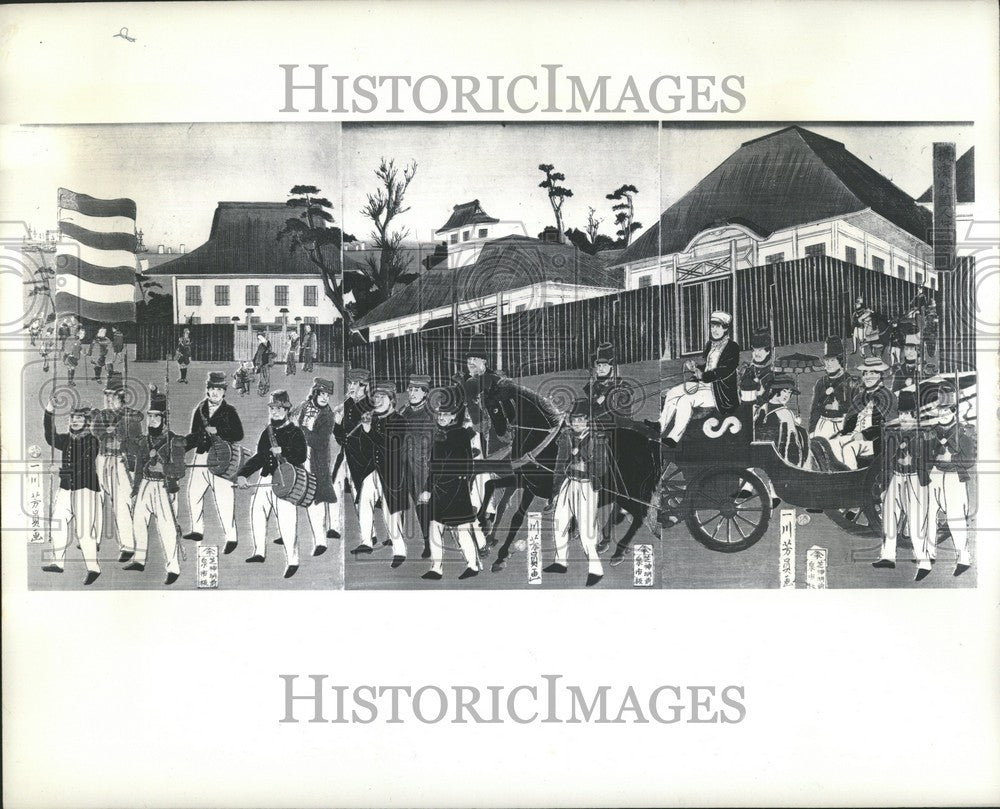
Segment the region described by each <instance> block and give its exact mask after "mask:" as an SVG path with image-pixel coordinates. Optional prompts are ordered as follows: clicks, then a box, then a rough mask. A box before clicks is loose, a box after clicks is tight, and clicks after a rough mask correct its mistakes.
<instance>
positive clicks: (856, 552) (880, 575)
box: [21, 344, 976, 590]
mask: <svg viewBox="0 0 1000 809" xmlns="http://www.w3.org/2000/svg"><path fill="white" fill-rule="evenodd" d="M792 352H801V353H805V354H812V355H816V356H819V355H821V353H822V346H819V345H816V344H811V345H803V346H790V347H787V348H782V349H779V350H778V351H777V352H776V354H777V356H779V357H780V356H782V355H783V354H786V353H792ZM25 356H26V363H25V367H24V371H23V377H22V380H21V383H22V390H23V391H24V394H23V395H24V405H25V412H26V413H27V414H29V415H28V421H27V423H26V424H25V433H24V446H26V447H27V446H30V445H31V444H36V445H38V446H40V447H41V448H42V450H43V455H42V458H43V460H47V459H48V457H49V453H48V447H46V446H45V445H44V442H43V438H42V430H41V426H42V425H41V421H42V418H41V413H42V411H41V406H42V404H43V403H44V401H45V400H46V399H47V397H48V395H49V394H50V393H51V390H52V374H51V371H50V373H49V374H47V375H46V374H43V373H42V366H41V363H40V362H39V361H38V360H37V355H36V354H34V353H28V354H26V355H25ZM856 359H857V358H856V357H849V365H851V366H852V367H853V365H856V364H857V362H856V361H855V360H856ZM164 370H165V369H164V365H163V364H155V363H135V362H133V363H131V365H130V379H133V380H139V381H140V382H141V383H143V384H148V383H155V384H158V385H161V386H163V384H164V383H163V380H164ZM209 370H223V371H226V372H227V374H228V373H231V372H232V370H233V369H232V368H231V367H228V366H222V365H219V364H209V363H195V364H194V365H192V366H191V369H190V371H189V378H190V379H191V384H189V385H179V384H177V367H176V365H174V364H171V365H170V368H169V372H170V386H169V389H170V401H171V408H172V411H173V413H175V414H177V415H176V416H175V417H174V423H173V428H174V429H175V431H176V430H177V429H178V425H181V426H182V427H183V429H185V430H186V429H187V426H188V424H189V423H190V414H191V411H192V409H193V408H194V406H195V405H196V404H197V402H198V401H200V400H201V398H202V397H203V396H204V380H205V378H206V376H207V374H208V371H209ZM679 371H680V361H673V360H672V361H667V362H664V363H663V364H662V365H661V364H660V363H656V362H647V363H640V364H635V365H629V366H624V367H623V368H622V369H621V373H622V376H623V377H625V378H626V379H627V380H629V381H630V383H631V384H633V386H634V387H635V388H636V389H637V391H638V392H639V396H638V397H637V401H636V412H635V416H636V418H638V419H655V418H656V416H657V413H658V410H659V397H660V391H661V390H662V389H664V388H666V387H669V386H671V385H672V384H675V383H676V382H677V381H678V379H679V377H678V373H679ZM58 373H59V376H58V377H57V383H58V388H60V389H63V388H64V384H63V383H64V381H65V371H64V368H63V367H62V366H60V367H59V371H58ZM315 374H316V375H322V376H329V377H332V378H333V379H334V381H335V382H336V385H337V391H338V394H337V395H336V396H335V397H334V398H335V400H338V401H339V399H340V397H341V395H342V393H341V392H342V391H343V386H342V376H343V374H342V369H341V368H331V367H325V368H324V367H320V366H317V369H316V372H315ZM312 376H313V375H312V374H308V375H307V374H304V373H303V372H302V370H301V368H300V369H299V372H298V374H296V375H294V376H291V377H286V376H285V374H284V370H283V368H282V367H281V366H278V367H276V368H274V369H273V370H272V384H271V387H272V389H274V388H278V387H284V388H287V389H288V390H289V393H290V395H291V398H292V401H293V402H300V401H302V399H303V398H304V397H305V395H306V394H307V392H308V388H309V385H310V383H311V379H312ZM818 376H819V374H818V373H805V374H799V375H797V376H796V379H797V381H798V386H799V389H800V391H801V392H802V393H801V395H800V396H799V397H798V400H797V402H796V401H795V400H793V402H792V404H793V406H795V407H797V409H798V412H799V413H800V414H802V416H803V420H805V418H806V416H807V414H808V409H809V405H810V398H811V391H812V386H813V384H814V383H815V381H816V379H817V378H818ZM586 378H587V377H586V373H585V372H583V371H572V372H563V373H559V374H553V375H548V376H546V377H525V378H522V379H520V380H518V381H519V382H521V383H522V384H524V385H527V386H529V387H535V388H536V389H539V390H548V391H557V390H566V389H572V390H581V389H582V387H583V384H584V383H585V382H586ZM141 386H142V385H140V387H141ZM102 390H103V384H101V385H98V384H97V383H94V382H86V381H82V380H81V382H80V384H79V385H78V387H77V388H76V389H74V390H73V394H74V395H75V396H76V397H78V398H79V399H85V400H87V401H89V402H90V403H91V404H93V405H97V404H99V402H100V393H101V391H102ZM228 399H229V401H231V402H233V403H234V404H235V406H236V407H237V409H238V410H239V412H240V415H241V418H242V419H243V422H244V426H245V428H246V433H247V439H246V440H245V441H244V442H243V443H244V445H247V446H253V443H254V442H255V440H256V437H257V436H258V435H259V433H260V430H261V429H262V428H263V426H264V423H265V420H266V408H265V402H266V397H264V398H262V397H259V396H257V394H256V393H253V394H251V395H250V396H249V397H246V398H242V397H240V396H239V394H238V393H236V391H234V390H232V389H230V391H229V393H228ZM59 425H60V429H65V422H64V420H59ZM517 498H518V495H517V494H515V496H514V498H513V499H512V501H511V503H510V506H509V507H508V509H507V512H506V516H505V517H504V518H503V519H501V521H500V524H499V529H498V532H497V535H498V537H499V538H501V539H502V538H503V537H504V536H505V535H506V529H507V525H508V521H509V517H510V515H511V514H512V513H513V512H514V510H515V508H516V505H517ZM349 501H350V495H347V496H346V498H345V506H346V509H345V511H346V532H345V539H343V540H340V541H331V542H330V549H329V551H328V552H327V553H326V554H325V555H323V556H321V557H316V558H314V557H312V556H310V553H311V549H312V545H311V541H310V539H309V537H308V528H307V527H306V524H305V521H304V518H303V519H301V520H300V526H299V539H300V543H301V546H300V547H301V552H300V556H301V563H300V565H301V566H300V568H299V571H298V573H297V574H296V575H295V576H294V577H293V578H292V579H288V580H286V579H283V578H282V572H283V570H284V555H283V553H282V549H281V548H280V547H279V546H277V545H274V544H269V550H268V556H267V562H266V563H265V564H264V565H247V564H246V563H245V562H244V559H245V558H246V556H248V555H249V553H250V547H251V543H250V534H249V519H248V512H249V504H250V493H249V492H238V493H237V521H238V529H239V538H240V547H239V548H238V549H237V551H236V552H235V553H233V554H232V555H229V556H220V583H219V586H220V588H222V589H340V588H341V587H344V586H346V587H347V588H348V589H385V588H391V589H396V588H413V589H423V590H427V589H431V590H435V589H438V590H439V589H460V590H470V589H471V590H476V589H517V588H534V589H561V588H582V587H583V584H584V581H585V580H586V575H587V573H586V571H587V566H586V560H585V558H584V556H583V552H582V549H581V547H580V545H579V542H578V541H576V540H571V543H570V564H569V571H568V572H567V573H566V574H546V573H543V574H542V581H541V584H540V585H538V586H536V585H530V584H529V583H528V575H527V558H526V553H525V551H524V550H516V549H515V550H514V552H513V553H512V555H511V558H510V560H509V561H508V564H507V566H506V568H505V569H504V570H502V571H500V572H497V573H493V572H492V571H491V569H490V567H491V564H492V562H493V560H494V559H495V550H494V551H493V553H492V554H491V555H490V556H488V557H487V558H486V559H485V560H484V562H485V564H484V567H485V570H484V571H483V572H482V573H480V574H479V576H477V577H475V578H472V579H468V580H464V581H459V580H458V575H459V574H460V573H461V572H462V570H464V568H465V564H464V560H463V558H462V556H461V554H460V553H459V551H458V548H457V545H456V544H455V543H454V541H451V540H449V539H448V538H446V540H445V546H446V547H445V574H444V578H443V580H441V581H440V582H427V581H423V580H422V579H421V578H420V577H421V575H422V574H423V573H424V572H425V571H426V570H427V569H428V568H429V566H430V563H429V562H428V561H427V560H422V559H421V558H420V552H421V550H422V547H423V541H422V538H421V537H420V536H419V531H418V530H417V529H416V528H415V526H414V527H413V530H411V538H410V539H409V540H408V559H407V561H406V562H405V563H404V564H403V565H402V566H401V567H399V568H397V569H391V568H390V567H389V562H390V561H391V558H392V554H391V550H390V549H389V548H387V547H381V546H380V547H377V548H376V552H375V553H374V554H373V555H372V556H370V557H361V558H356V557H353V556H350V555H349V554H348V555H347V556H346V561H345V558H344V556H345V551H346V550H350V548H352V547H354V546H355V545H356V544H357V542H358V524H357V514H356V511H355V509H354V507H353V505H352V504H351V503H350V502H349ZM178 506H179V519H180V522H181V527H182V529H183V530H184V531H187V530H188V529H189V527H190V523H189V519H188V509H187V502H186V497H184V492H183V490H182V493H181V496H180V497H179V499H178ZM543 506H544V503H541V502H539V501H536V502H535V504H533V506H532V509H531V510H532V511H542V508H543ZM781 507H784V508H790V507H791V506H789V505H788V504H783V505H782V506H781ZM796 515H797V517H798V518H799V520H800V521H801V522H800V523H798V524H797V525H796V544H795V570H796V576H795V580H796V583H797V586H799V587H803V586H805V566H806V553H807V551H808V549H809V548H811V547H813V546H819V547H822V548H825V549H826V550H827V553H828V569H827V580H828V586H829V587H836V588H844V587H850V588H867V587H913V586H917V587H923V588H927V587H970V586H975V583H976V568H975V566H973V568H972V569H971V570H969V571H968V572H966V573H965V574H964V575H963V576H961V577H959V578H956V577H954V576H952V571H953V568H954V560H955V552H954V548H953V546H952V544H951V542H950V540H947V541H945V542H944V543H942V545H941V546H940V548H939V551H938V561H937V564H936V567H935V570H934V572H933V573H932V575H931V576H929V577H928V578H927V579H925V580H924V581H922V582H920V583H916V584H915V583H914V582H913V574H914V572H915V569H916V566H915V565H914V564H912V563H911V562H910V561H909V560H908V559H907V558H906V557H907V553H906V551H907V548H908V546H907V545H906V543H905V541H901V542H900V551H899V559H898V562H897V567H896V569H895V570H875V569H873V568H872V567H871V562H872V561H873V560H874V559H876V558H877V556H878V549H879V544H880V537H877V536H854V535H851V534H849V533H847V532H845V531H843V530H842V529H841V528H839V527H838V526H837V525H835V524H834V523H833V522H832V521H831V520H830V519H829V518H828V517H827V516H826V515H825V514H806V513H805V512H804V511H803V510H802V509H796ZM208 520H209V522H208V526H207V528H206V534H205V539H204V540H203V543H202V544H205V545H216V546H218V547H219V548H220V551H221V547H222V545H224V540H223V539H222V537H221V532H220V528H219V524H218V521H217V517H216V516H215V514H214V510H213V509H209V518H208ZM778 526H779V514H778V510H775V511H774V512H773V513H772V518H771V523H770V527H769V529H768V531H767V533H766V534H765V535H764V536H763V538H761V540H760V541H759V542H757V543H756V544H755V545H754V546H753V547H751V548H749V549H747V550H744V551H741V552H738V553H734V554H722V553H717V552H714V551H711V550H708V549H706V548H705V547H704V546H702V545H701V544H700V543H698V542H696V541H695V540H694V538H692V536H691V535H690V534H689V533H688V531H687V529H686V527H685V526H684V525H683V523H681V524H678V525H675V526H673V527H672V528H669V529H666V530H664V531H663V532H662V535H661V536H657V535H654V534H653V533H651V532H650V531H649V529H648V528H647V527H646V525H642V526H640V528H639V531H638V533H637V534H636V536H635V539H634V541H633V544H645V545H650V546H651V547H652V553H653V558H654V575H653V586H658V587H666V588H772V587H777V586H778V584H779V552H778V544H779V543H778ZM624 527H625V526H624V525H621V526H618V527H617V528H616V531H617V532H619V535H620V532H621V531H623V530H624ZM376 528H377V531H378V532H379V538H380V539H382V538H384V537H385V532H384V527H383V526H382V521H381V518H380V517H379V518H377V519H376ZM270 531H271V538H272V539H273V538H274V537H275V536H276V527H275V526H274V523H273V521H272V524H271V527H270ZM525 535H526V527H525V528H523V529H522V537H523V536H525ZM44 548H45V545H44V544H31V545H29V557H28V558H29V569H28V582H29V586H30V587H32V588H34V589H76V588H78V587H80V586H81V584H82V580H83V578H84V575H85V569H84V566H83V561H82V559H81V558H80V556H79V551H76V549H75V548H72V547H71V548H70V550H69V551H68V554H67V566H66V572H65V573H64V574H62V575H57V574H46V573H43V572H42V571H41V566H42V564H43V563H44V562H43V560H42V552H43V550H44ZM184 548H185V550H186V553H187V559H186V560H183V561H182V563H181V569H182V573H181V578H180V580H179V581H178V582H177V583H176V584H175V585H173V587H174V588H175V589H191V588H194V587H195V574H194V567H195V556H196V543H193V542H191V541H188V540H185V541H184ZM971 550H972V555H973V561H975V552H976V551H975V542H974V539H973V541H972V547H971ZM610 556H611V550H608V551H606V552H605V553H603V554H602V558H603V560H604V569H605V576H604V579H603V580H602V581H601V582H600V584H599V585H598V587H599V588H600V589H607V588H632V587H634V586H635V585H634V582H633V559H632V555H631V554H629V556H628V557H627V558H626V560H625V562H624V564H622V565H620V566H618V567H612V566H610V564H608V561H609V559H610ZM553 559H554V547H553V543H552V526H551V516H550V515H549V514H546V513H543V522H542V566H545V565H547V564H549V563H550V562H551V561H553ZM101 566H102V569H103V574H102V576H101V577H100V579H98V581H97V583H96V584H95V585H93V587H94V588H96V589H156V588H161V587H163V561H162V552H161V550H160V547H159V543H158V541H157V540H156V539H155V538H153V537H151V541H150V551H149V560H148V562H147V567H146V571H145V572H144V573H126V572H124V571H122V570H121V565H120V564H118V562H117V549H116V547H115V543H114V541H113V539H110V538H109V539H106V540H105V542H104V544H103V545H102V555H101Z"/></svg>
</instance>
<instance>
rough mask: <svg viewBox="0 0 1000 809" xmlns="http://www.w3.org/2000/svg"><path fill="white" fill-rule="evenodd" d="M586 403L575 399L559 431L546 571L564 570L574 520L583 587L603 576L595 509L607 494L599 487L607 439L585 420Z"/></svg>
mask: <svg viewBox="0 0 1000 809" xmlns="http://www.w3.org/2000/svg"><path fill="white" fill-rule="evenodd" d="M589 416H590V403H589V402H588V401H587V400H586V399H580V400H578V401H577V402H576V403H575V404H574V405H573V409H572V410H571V411H570V416H569V425H568V426H567V427H563V428H562V430H561V431H560V434H559V438H558V439H557V440H558V442H559V443H558V447H559V452H558V455H557V456H556V472H555V478H554V481H553V491H554V492H556V495H555V540H556V560H555V562H553V563H552V564H551V565H548V566H547V567H546V568H545V569H544V571H545V572H546V573H565V572H566V570H567V564H568V561H569V533H570V525H571V523H572V522H573V521H575V522H576V526H577V531H578V532H579V535H580V543H581V544H582V545H583V551H584V553H585V554H586V555H587V587H593V586H594V585H595V584H597V583H598V582H599V581H600V580H601V578H602V577H603V576H604V566H603V565H602V564H601V558H600V556H598V554H597V542H598V535H599V534H600V526H599V525H598V509H599V508H600V507H601V506H602V505H603V503H602V500H604V499H607V498H608V497H610V494H609V492H607V491H606V490H605V489H604V488H603V485H602V484H603V481H604V479H605V476H606V474H607V468H608V448H607V439H606V437H605V435H604V433H603V432H601V431H600V430H598V429H596V426H592V425H591V423H590V420H589Z"/></svg>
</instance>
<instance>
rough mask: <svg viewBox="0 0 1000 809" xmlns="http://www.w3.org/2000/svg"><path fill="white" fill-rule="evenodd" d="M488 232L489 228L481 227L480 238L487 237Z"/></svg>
mask: <svg viewBox="0 0 1000 809" xmlns="http://www.w3.org/2000/svg"><path fill="white" fill-rule="evenodd" d="M487 233H488V230H487V228H479V238H480V239H485V238H486V234H487Z"/></svg>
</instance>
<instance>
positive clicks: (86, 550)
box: [42, 399, 103, 584]
mask: <svg viewBox="0 0 1000 809" xmlns="http://www.w3.org/2000/svg"><path fill="white" fill-rule="evenodd" d="M92 412H93V411H91V409H90V407H89V406H87V405H80V406H78V407H75V408H73V410H72V411H71V412H70V414H69V432H68V433H60V432H58V431H57V430H56V428H55V422H54V420H55V416H54V413H55V405H54V403H53V400H52V399H49V401H48V402H47V403H46V405H45V415H44V416H43V418H42V425H43V429H44V431H45V440H46V442H47V443H48V444H49V445H50V446H52V447H54V448H55V449H57V450H59V451H60V452H61V453H62V465H61V466H60V468H59V491H58V492H56V495H55V501H54V502H53V504H52V561H51V562H49V563H48V564H46V565H45V566H44V567H43V568H42V570H44V571H45V572H46V573H62V572H63V566H64V564H65V562H66V548H67V547H69V543H70V531H71V530H72V531H73V532H74V533H75V534H76V538H77V542H78V543H79V545H80V549H81V550H82V551H83V559H84V561H85V562H86V564H87V579H86V581H85V582H84V584H93V583H94V582H95V581H96V580H97V577H98V576H100V575H101V566H100V565H99V564H98V562H97V547H98V545H99V544H100V541H101V529H102V526H103V511H102V509H101V493H100V492H101V486H100V483H99V478H98V473H97V453H98V451H99V449H100V444H99V442H98V440H97V438H96V437H95V436H94V435H93V433H91V431H90V430H88V429H87V428H88V426H89V425H88V420H89V419H90V417H91V413H92Z"/></svg>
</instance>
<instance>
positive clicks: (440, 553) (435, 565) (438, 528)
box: [430, 520, 482, 573]
mask: <svg viewBox="0 0 1000 809" xmlns="http://www.w3.org/2000/svg"><path fill="white" fill-rule="evenodd" d="M473 525H474V524H473V523H471V522H467V523H464V524H463V525H453V526H448V525H444V524H443V523H439V522H438V521H437V520H431V531H430V546H431V570H433V571H434V572H435V573H442V572H443V569H444V532H445V531H447V530H448V529H449V528H451V531H452V532H453V533H454V534H455V536H456V537H457V538H458V547H459V548H460V549H461V550H462V555H463V556H464V557H465V564H466V566H467V567H470V568H472V569H473V570H482V565H481V564H480V562H479V554H478V553H477V552H476V539H475V533H474V531H473V530H472V529H473Z"/></svg>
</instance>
